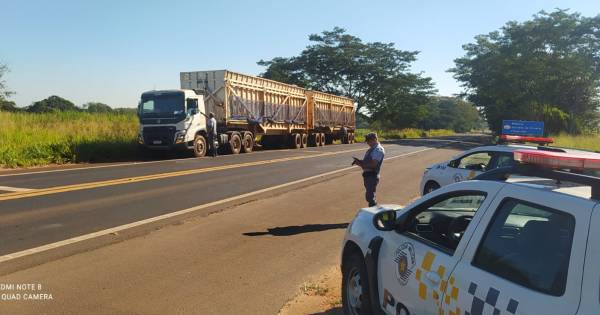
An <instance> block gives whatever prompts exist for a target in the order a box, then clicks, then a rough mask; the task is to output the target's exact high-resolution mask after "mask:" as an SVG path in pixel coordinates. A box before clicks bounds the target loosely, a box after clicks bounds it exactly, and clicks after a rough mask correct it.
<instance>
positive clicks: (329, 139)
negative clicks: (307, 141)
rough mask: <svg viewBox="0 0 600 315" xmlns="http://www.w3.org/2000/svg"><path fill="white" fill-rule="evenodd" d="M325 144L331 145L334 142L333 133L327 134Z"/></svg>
mask: <svg viewBox="0 0 600 315" xmlns="http://www.w3.org/2000/svg"><path fill="white" fill-rule="evenodd" d="M324 138H325V144H327V145H330V144H333V135H332V134H325V137H324Z"/></svg>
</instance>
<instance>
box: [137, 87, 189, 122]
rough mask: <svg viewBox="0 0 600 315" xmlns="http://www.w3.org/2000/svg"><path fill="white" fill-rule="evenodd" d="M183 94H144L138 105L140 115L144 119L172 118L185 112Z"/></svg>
mask: <svg viewBox="0 0 600 315" xmlns="http://www.w3.org/2000/svg"><path fill="white" fill-rule="evenodd" d="M184 106H185V104H184V94H183V92H172V93H160V94H152V93H148V94H146V93H144V94H142V102H141V104H140V115H141V116H145V117H173V116H178V115H182V114H184V112H185V107H184Z"/></svg>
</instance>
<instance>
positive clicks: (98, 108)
mask: <svg viewBox="0 0 600 315" xmlns="http://www.w3.org/2000/svg"><path fill="white" fill-rule="evenodd" d="M0 111H5V112H27V113H51V112H66V111H74V112H87V113H132V114H133V113H136V112H137V111H136V109H135V108H112V107H110V106H109V105H106V104H104V103H99V102H88V103H85V104H83V105H82V106H81V107H78V106H75V104H73V102H71V101H69V100H67V99H64V98H62V97H60V96H56V95H53V96H50V97H48V98H46V99H43V100H41V101H37V102H33V103H32V104H31V105H29V106H26V107H24V108H21V107H17V105H16V104H15V102H13V101H9V100H7V99H4V98H2V97H0Z"/></svg>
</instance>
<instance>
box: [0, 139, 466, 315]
mask: <svg viewBox="0 0 600 315" xmlns="http://www.w3.org/2000/svg"><path fill="white" fill-rule="evenodd" d="M453 145H454V144H453V143H451V142H447V141H402V142H399V143H387V144H385V147H386V150H387V155H386V157H388V158H391V157H398V158H395V159H393V160H389V161H387V162H386V167H385V168H384V172H386V174H385V176H384V178H383V180H382V183H381V190H382V196H381V197H380V199H382V200H383V199H386V201H387V200H389V201H393V202H399V203H403V202H406V200H408V198H410V197H413V196H415V195H416V194H417V185H418V178H420V175H421V174H422V170H423V167H425V166H426V165H427V164H431V163H433V162H436V161H439V160H442V159H446V158H448V157H449V156H451V155H453V154H455V153H456V151H455V150H452V149H450V147H452V146H453ZM441 147H444V148H443V149H439V148H441ZM459 148H460V149H462V148H463V147H459ZM363 151H364V144H356V145H343V146H342V145H337V146H329V147H324V148H309V149H306V150H289V151H265V152H260V153H254V154H249V155H238V156H223V157H220V158H218V159H210V158H208V159H185V160H174V161H173V160H172V161H163V162H154V163H145V164H137V165H121V166H111V167H103V168H91V169H78V170H71V171H64V172H63V171H59V172H45V171H44V170H38V171H36V172H37V173H32V174H6V176H0V186H6V187H10V188H11V189H13V190H15V188H17V189H33V190H31V191H16V192H15V191H13V192H8V191H7V192H4V193H2V194H0V240H1V243H0V255H5V256H4V257H6V255H7V254H11V253H14V252H19V251H23V250H26V249H29V248H32V247H37V246H42V245H44V244H49V243H53V242H59V241H62V240H65V239H69V238H72V237H75V236H78V235H86V234H88V233H91V232H95V231H100V230H103V229H107V228H111V227H115V226H122V225H124V224H129V223H132V222H137V221H139V220H143V219H148V218H152V217H155V216H157V215H164V214H168V213H173V212H176V211H179V210H181V209H185V208H189V207H193V206H197V205H200V204H206V203H210V202H216V201H219V200H223V199H225V198H231V197H234V198H235V197H236V196H240V195H241V194H245V193H252V192H256V191H259V190H261V189H265V188H268V187H272V186H275V185H281V184H285V183H289V182H291V181H295V180H299V179H302V178H307V177H311V176H314V175H318V174H322V173H326V172H331V171H335V170H339V169H343V168H346V167H347V166H348V162H349V161H350V160H351V159H350V157H351V156H353V155H355V156H359V155H361V154H362V152H363ZM407 154H412V155H407ZM40 172H43V173H40ZM25 173H27V172H25ZM290 190H292V191H290ZM279 193H280V194H279V195H275V196H270V197H269V198H266V197H265V196H266V195H264V194H258V195H256V196H254V197H253V199H254V200H255V201H254V202H250V203H245V204H242V205H237V206H232V205H228V207H229V208H227V209H225V210H224V211H222V212H220V213H217V214H214V215H210V216H208V217H206V216H205V217H202V216H200V217H193V218H188V219H187V220H183V221H180V222H181V223H184V224H183V225H173V226H168V227H165V228H163V229H161V230H159V231H156V232H153V233H150V234H147V235H145V236H143V237H138V238H133V239H130V240H127V241H124V242H121V243H118V244H113V245H110V246H105V247H102V248H99V249H96V250H93V251H89V252H86V253H81V254H78V255H74V256H70V257H68V258H63V259H60V260H55V261H51V262H48V263H45V264H42V265H40V266H37V267H34V268H30V269H27V270H23V271H20V272H15V273H12V274H9V275H5V276H2V277H0V283H16V282H20V283H23V282H25V283H40V284H42V285H43V287H44V288H45V290H47V292H50V293H52V294H53V295H54V298H55V299H54V300H53V301H50V302H46V303H42V302H25V301H12V302H7V301H0V313H2V314H4V313H37V312H39V311H40V310H47V311H48V312H49V313H63V312H67V313H74V314H77V313H89V312H92V313H155V314H164V313H174V312H185V313H221V314H223V313H249V314H272V313H276V311H277V310H278V308H279V307H281V306H282V305H283V303H284V302H285V301H286V300H287V299H289V298H290V297H291V295H292V294H293V292H294V290H295V289H296V288H297V286H298V285H299V284H300V283H301V281H303V279H304V278H305V276H306V275H308V274H311V273H315V272H318V270H319V269H320V268H325V267H327V266H330V265H331V264H335V263H336V260H337V254H338V252H339V249H338V248H337V247H339V242H340V240H341V238H340V237H341V235H342V233H343V229H344V227H345V224H346V223H347V222H349V220H350V219H351V217H352V216H353V214H354V213H355V211H356V209H357V208H358V207H359V206H360V205H362V204H363V202H364V201H363V200H362V188H361V183H360V177H359V173H358V171H357V170H354V171H344V172H339V173H337V174H336V175H335V176H334V175H331V176H328V177H323V178H315V179H314V180H311V181H307V182H304V183H303V184H302V185H295V186H289V187H287V192H285V191H283V190H282V191H281V192H279ZM257 199H258V200H257ZM217 210H223V209H222V208H219V207H217V206H215V207H212V208H202V209H200V210H198V211H196V214H207V213H209V212H214V211H217ZM25 258H27V256H26V257H25ZM109 305H110V306H109ZM3 309H4V311H3Z"/></svg>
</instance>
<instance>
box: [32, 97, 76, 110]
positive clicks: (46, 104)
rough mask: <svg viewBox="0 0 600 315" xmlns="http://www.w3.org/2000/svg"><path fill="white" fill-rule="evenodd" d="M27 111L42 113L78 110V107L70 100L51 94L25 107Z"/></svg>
mask: <svg viewBox="0 0 600 315" xmlns="http://www.w3.org/2000/svg"><path fill="white" fill-rule="evenodd" d="M27 111H28V112H31V113H44V112H54V111H79V109H78V108H77V107H76V106H75V104H73V103H72V102H71V101H69V100H66V99H64V98H62V97H59V96H56V95H53V96H50V97H48V98H46V99H44V100H41V101H37V102H34V103H33V104H31V105H30V106H28V107H27Z"/></svg>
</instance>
